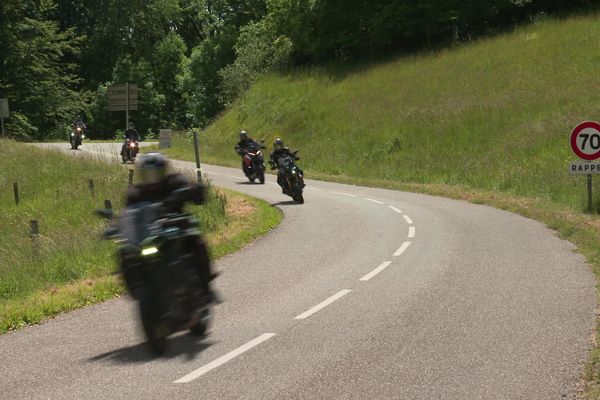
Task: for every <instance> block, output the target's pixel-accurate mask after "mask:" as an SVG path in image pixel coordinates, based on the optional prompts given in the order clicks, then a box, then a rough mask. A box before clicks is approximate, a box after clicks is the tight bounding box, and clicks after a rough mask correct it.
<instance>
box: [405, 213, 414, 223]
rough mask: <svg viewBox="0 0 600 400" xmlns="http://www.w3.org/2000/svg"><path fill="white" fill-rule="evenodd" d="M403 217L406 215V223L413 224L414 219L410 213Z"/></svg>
mask: <svg viewBox="0 0 600 400" xmlns="http://www.w3.org/2000/svg"><path fill="white" fill-rule="evenodd" d="M403 217H404V219H405V220H406V223H407V224H411V225H412V224H413V220H412V219H410V217H409V216H408V215H403Z"/></svg>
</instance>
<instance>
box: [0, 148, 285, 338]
mask: <svg viewBox="0 0 600 400" xmlns="http://www.w3.org/2000/svg"><path fill="white" fill-rule="evenodd" d="M0 146H2V148H3V157H2V158H0V171H2V174H1V175H0V214H1V215H2V218H3V229H2V230H0V260H2V263H1V264H0V333H2V332H6V331H8V330H13V329H17V328H19V327H22V326H24V325H28V324H34V323H38V322H40V321H42V320H43V319H44V318H47V317H50V316H52V315H55V314H57V313H60V312H64V311H68V310H72V309H75V308H78V307H81V306H84V305H88V304H92V303H95V302H99V301H103V300H106V299H109V298H113V297H115V296H118V295H120V294H122V293H123V287H122V285H121V283H120V281H119V279H117V277H115V276H114V275H112V272H113V271H114V270H115V262H114V251H115V246H114V244H113V243H110V242H102V241H100V240H99V233H100V232H101V230H102V229H103V227H104V224H105V222H104V221H102V220H100V219H99V218H97V217H94V216H93V215H92V211H93V209H94V208H95V207H101V206H102V204H103V199H111V200H112V201H113V204H114V206H115V208H117V209H118V208H120V207H122V197H123V195H124V191H125V189H126V184H127V179H128V174H127V171H126V170H125V169H123V168H122V167H120V166H117V165H108V164H106V163H103V162H100V161H97V160H92V159H84V158H77V159H76V158H73V157H68V156H65V155H62V154H60V153H58V152H49V151H43V150H39V149H35V148H32V147H29V146H24V145H20V144H16V143H13V142H10V141H4V140H2V141H0ZM89 179H92V180H93V181H94V192H95V198H93V197H92V195H91V192H90V190H89V186H88V180H89ZM13 182H18V185H19V191H20V202H19V204H18V206H17V205H15V201H14V197H13ZM208 197H209V200H208V202H207V204H206V205H205V206H201V207H193V208H192V209H191V211H192V212H193V213H195V214H196V215H197V216H198V218H199V219H200V221H201V227H202V230H203V232H204V233H205V234H206V238H207V240H208V242H209V245H210V248H211V250H212V253H213V257H216V258H218V257H220V256H222V255H224V254H227V253H230V252H232V251H235V250H237V249H239V248H240V247H242V246H243V245H245V244H247V243H248V242H250V241H251V240H252V239H254V238H256V237H257V236H259V235H262V234H264V233H266V232H268V231H269V230H270V229H272V228H273V227H274V226H276V225H277V224H278V223H279V221H280V219H281V215H280V213H279V211H277V210H276V209H274V208H272V207H270V206H269V205H268V204H267V203H264V202H262V201H259V200H256V199H252V198H250V197H247V196H243V195H239V194H236V193H234V192H229V191H221V190H215V189H213V188H210V190H209V196H208ZM32 219H35V220H38V222H39V227H40V235H39V238H38V241H37V242H36V246H35V247H34V246H33V243H32V240H31V238H30V236H29V232H28V229H29V221H30V220H32Z"/></svg>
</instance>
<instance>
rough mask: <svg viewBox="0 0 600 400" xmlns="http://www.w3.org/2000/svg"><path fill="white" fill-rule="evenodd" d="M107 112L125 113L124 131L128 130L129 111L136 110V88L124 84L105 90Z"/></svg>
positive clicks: (132, 85) (133, 85)
mask: <svg viewBox="0 0 600 400" xmlns="http://www.w3.org/2000/svg"><path fill="white" fill-rule="evenodd" d="M106 98H107V100H108V107H107V109H108V111H125V130H127V129H129V111H136V110H137V109H138V104H139V102H138V86H137V85H136V84H134V83H132V84H129V82H126V83H125V84H124V85H111V86H109V87H108V89H106Z"/></svg>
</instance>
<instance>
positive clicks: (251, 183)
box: [235, 181, 264, 186]
mask: <svg viewBox="0 0 600 400" xmlns="http://www.w3.org/2000/svg"><path fill="white" fill-rule="evenodd" d="M235 183H236V184H237V185H249V186H264V183H259V182H250V181H242V182H235Z"/></svg>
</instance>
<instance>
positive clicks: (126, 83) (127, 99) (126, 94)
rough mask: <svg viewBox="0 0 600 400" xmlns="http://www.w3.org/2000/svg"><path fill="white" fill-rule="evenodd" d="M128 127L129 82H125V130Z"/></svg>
mask: <svg viewBox="0 0 600 400" xmlns="http://www.w3.org/2000/svg"><path fill="white" fill-rule="evenodd" d="M127 129H129V82H125V130H126V131H127Z"/></svg>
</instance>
